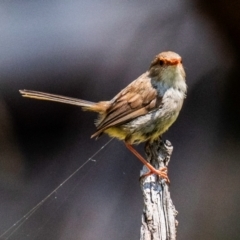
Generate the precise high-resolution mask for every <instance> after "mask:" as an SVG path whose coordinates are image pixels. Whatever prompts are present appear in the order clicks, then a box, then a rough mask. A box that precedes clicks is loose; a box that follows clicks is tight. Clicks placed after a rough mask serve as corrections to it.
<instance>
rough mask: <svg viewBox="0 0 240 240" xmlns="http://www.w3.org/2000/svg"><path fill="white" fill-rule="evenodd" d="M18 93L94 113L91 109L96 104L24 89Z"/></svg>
mask: <svg viewBox="0 0 240 240" xmlns="http://www.w3.org/2000/svg"><path fill="white" fill-rule="evenodd" d="M19 92H20V93H21V95H22V96H23V97H27V98H34V99H39V100H46V101H53V102H61V103H66V104H71V105H75V106H80V107H82V108H83V110H89V111H94V109H92V108H91V107H92V106H94V105H95V104H96V103H94V102H89V101H86V100H82V99H77V98H71V97H65V96H61V95H56V94H50V93H44V92H38V91H32V90H25V89H24V90H19Z"/></svg>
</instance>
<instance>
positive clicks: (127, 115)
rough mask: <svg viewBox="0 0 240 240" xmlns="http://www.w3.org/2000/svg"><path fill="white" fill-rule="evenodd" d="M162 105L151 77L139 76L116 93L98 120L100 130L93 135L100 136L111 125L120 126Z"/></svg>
mask: <svg viewBox="0 0 240 240" xmlns="http://www.w3.org/2000/svg"><path fill="white" fill-rule="evenodd" d="M160 105H161V97H158V95H157V91H156V89H155V88H153V86H152V84H151V79H148V78H146V77H145V78H144V79H143V78H141V77H139V78H138V79H137V80H135V81H134V82H132V83H131V84H130V85H128V86H127V87H126V88H125V89H123V90H122V91H121V92H120V93H119V94H118V95H116V96H115V97H114V98H113V100H112V104H111V106H110V107H109V108H108V110H107V112H106V114H105V115H103V116H101V118H100V119H99V120H98V121H97V123H96V125H97V129H98V131H97V132H96V133H95V134H93V135H92V137H97V136H99V135H100V134H101V133H102V132H103V131H104V130H106V129H107V128H109V127H113V126H118V125H121V124H123V123H126V122H128V121H130V120H132V119H134V118H137V117H139V116H142V115H144V114H147V113H148V112H149V111H151V110H153V109H155V108H158V107H159V106H160Z"/></svg>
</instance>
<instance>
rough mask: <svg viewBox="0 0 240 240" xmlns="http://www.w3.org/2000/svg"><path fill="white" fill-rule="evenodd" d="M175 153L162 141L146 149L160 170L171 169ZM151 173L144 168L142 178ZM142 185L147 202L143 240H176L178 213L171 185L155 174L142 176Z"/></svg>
mask: <svg viewBox="0 0 240 240" xmlns="http://www.w3.org/2000/svg"><path fill="white" fill-rule="evenodd" d="M172 151H173V147H172V145H171V143H170V142H169V141H162V139H161V138H159V139H158V140H156V141H154V142H153V143H147V144H146V147H145V152H146V155H147V160H148V161H149V162H150V163H151V164H152V165H153V166H154V167H155V168H156V169H158V168H159V167H164V166H166V167H167V166H168V163H169V161H170V157H171V154H172ZM147 172H148V169H147V168H146V167H145V166H144V167H143V170H142V171H141V174H140V175H141V176H142V174H144V173H147ZM140 184H141V189H142V192H143V201H144V208H143V214H142V226H141V231H140V233H141V236H140V240H176V233H177V225H178V222H177V220H176V215H177V211H176V209H175V207H174V205H173V203H172V200H171V197H170V192H169V185H168V184H167V183H166V182H165V180H163V179H159V177H158V176H156V175H155V174H151V175H149V176H147V177H142V178H141V180H140Z"/></svg>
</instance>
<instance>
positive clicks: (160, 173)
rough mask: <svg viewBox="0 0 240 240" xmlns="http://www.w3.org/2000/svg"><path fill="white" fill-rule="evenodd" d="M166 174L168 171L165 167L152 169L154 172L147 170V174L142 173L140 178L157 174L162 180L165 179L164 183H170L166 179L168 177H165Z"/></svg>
mask: <svg viewBox="0 0 240 240" xmlns="http://www.w3.org/2000/svg"><path fill="white" fill-rule="evenodd" d="M167 172H168V169H167V167H160V168H159V169H154V171H152V170H149V172H147V173H144V174H143V175H142V176H141V178H143V177H147V176H149V175H151V174H157V175H158V176H159V177H161V178H162V179H165V181H166V183H168V184H169V183H170V180H169V178H168V175H167Z"/></svg>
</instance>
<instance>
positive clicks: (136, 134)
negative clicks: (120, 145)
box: [104, 109, 178, 144]
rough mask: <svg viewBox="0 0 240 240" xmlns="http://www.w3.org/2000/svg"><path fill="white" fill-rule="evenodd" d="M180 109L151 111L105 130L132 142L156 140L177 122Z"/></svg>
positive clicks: (112, 135) (109, 133)
mask: <svg viewBox="0 0 240 240" xmlns="http://www.w3.org/2000/svg"><path fill="white" fill-rule="evenodd" d="M177 116H178V111H172V112H169V113H167V114H166V113H165V114H164V116H162V110H160V109H159V110H156V111H153V112H150V113H148V114H146V115H144V116H140V117H138V118H136V119H134V120H132V121H130V122H128V123H125V124H123V125H121V126H115V127H110V128H108V129H106V130H105V131H104V132H105V133H107V134H108V135H110V136H111V137H115V138H118V139H120V140H126V141H128V142H129V143H130V144H133V143H135V144H136V143H141V142H145V141H147V140H154V139H156V138H158V137H159V136H160V135H162V134H163V133H164V132H166V131H167V130H168V128H169V127H170V126H171V125H172V124H173V122H175V120H176V119H177Z"/></svg>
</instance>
